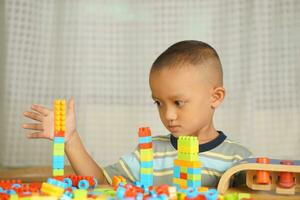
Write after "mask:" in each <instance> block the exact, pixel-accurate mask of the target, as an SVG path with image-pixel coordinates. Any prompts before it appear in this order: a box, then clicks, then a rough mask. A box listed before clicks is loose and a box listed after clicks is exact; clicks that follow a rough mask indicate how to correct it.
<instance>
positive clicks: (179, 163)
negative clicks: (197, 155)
mask: <svg viewBox="0 0 300 200" xmlns="http://www.w3.org/2000/svg"><path fill="white" fill-rule="evenodd" d="M174 166H180V167H189V168H195V167H201V166H202V165H201V162H199V161H185V160H178V159H175V160H174Z"/></svg>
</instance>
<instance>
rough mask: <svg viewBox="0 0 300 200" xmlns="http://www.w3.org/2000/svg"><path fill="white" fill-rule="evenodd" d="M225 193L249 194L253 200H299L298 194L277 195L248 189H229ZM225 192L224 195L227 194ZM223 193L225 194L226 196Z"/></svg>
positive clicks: (299, 195)
mask: <svg viewBox="0 0 300 200" xmlns="http://www.w3.org/2000/svg"><path fill="white" fill-rule="evenodd" d="M227 192H231V193H233V192H243V193H250V194H251V198H254V199H255V200H266V199H268V200H269V199H270V200H300V194H299V193H298V194H296V195H279V194H276V193H274V192H267V191H255V190H250V189H249V188H229V189H228V190H227ZM227 192H226V193H227ZM226 193H225V194H226Z"/></svg>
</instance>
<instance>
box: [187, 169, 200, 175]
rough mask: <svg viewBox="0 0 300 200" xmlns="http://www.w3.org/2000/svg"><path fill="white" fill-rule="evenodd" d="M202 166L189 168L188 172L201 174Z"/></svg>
mask: <svg viewBox="0 0 300 200" xmlns="http://www.w3.org/2000/svg"><path fill="white" fill-rule="evenodd" d="M201 172H202V168H188V169H187V173H188V174H201Z"/></svg>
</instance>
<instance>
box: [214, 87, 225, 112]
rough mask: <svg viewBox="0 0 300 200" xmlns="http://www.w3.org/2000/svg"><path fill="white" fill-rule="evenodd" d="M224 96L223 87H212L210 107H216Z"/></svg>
mask: <svg viewBox="0 0 300 200" xmlns="http://www.w3.org/2000/svg"><path fill="white" fill-rule="evenodd" d="M224 98H225V88H224V87H222V86H220V87H216V88H214V89H213V93H212V95H211V107H212V108H213V109H214V108H217V107H218V106H219V105H220V104H221V103H222V101H223V100H224Z"/></svg>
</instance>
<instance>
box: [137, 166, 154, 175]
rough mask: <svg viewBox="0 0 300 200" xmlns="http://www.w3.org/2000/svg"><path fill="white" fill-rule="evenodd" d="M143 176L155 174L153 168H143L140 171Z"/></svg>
mask: <svg viewBox="0 0 300 200" xmlns="http://www.w3.org/2000/svg"><path fill="white" fill-rule="evenodd" d="M140 173H141V174H153V168H143V167H142V168H141V169H140Z"/></svg>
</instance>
